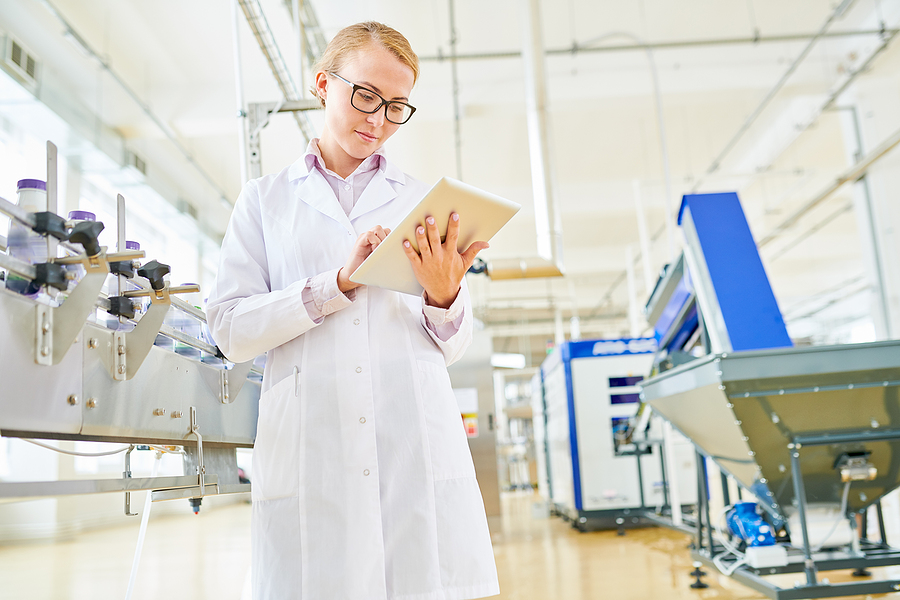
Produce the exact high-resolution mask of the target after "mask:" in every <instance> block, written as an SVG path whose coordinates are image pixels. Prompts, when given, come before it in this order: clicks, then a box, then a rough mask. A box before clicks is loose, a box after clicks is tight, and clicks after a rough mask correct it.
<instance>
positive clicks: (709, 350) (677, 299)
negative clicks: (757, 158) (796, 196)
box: [640, 193, 900, 600]
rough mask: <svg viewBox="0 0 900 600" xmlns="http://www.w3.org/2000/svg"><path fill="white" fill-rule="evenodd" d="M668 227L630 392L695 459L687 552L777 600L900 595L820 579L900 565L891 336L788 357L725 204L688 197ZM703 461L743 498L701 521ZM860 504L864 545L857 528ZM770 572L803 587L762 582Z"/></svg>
mask: <svg viewBox="0 0 900 600" xmlns="http://www.w3.org/2000/svg"><path fill="white" fill-rule="evenodd" d="M679 224H680V225H681V227H682V229H683V231H684V237H685V240H686V247H685V251H684V254H683V256H682V257H681V258H680V259H679V260H678V261H677V262H676V263H674V264H673V265H669V267H668V268H667V269H666V271H665V272H664V274H663V276H662V277H661V279H660V281H659V283H658V284H657V286H656V290H655V291H654V293H653V295H652V297H651V299H650V302H649V303H648V305H647V314H648V318H649V320H650V322H651V323H653V324H655V327H656V330H657V337H658V338H659V339H660V344H659V350H658V352H657V354H656V356H655V357H654V360H653V364H654V367H653V369H654V374H655V375H654V376H653V377H651V378H649V379H647V380H644V381H642V382H641V384H640V385H641V390H642V391H641V398H642V401H643V403H644V408H645V409H646V408H650V409H652V411H653V412H654V413H656V414H660V415H662V416H663V417H664V418H665V419H667V420H668V421H669V422H670V423H671V424H672V425H673V426H674V427H675V428H676V429H677V430H678V431H680V432H681V433H683V434H684V435H685V436H686V437H688V438H689V439H690V440H691V441H692V442H693V443H694V445H695V446H696V448H697V451H698V452H699V454H700V456H701V459H700V461H699V463H698V465H699V468H698V489H699V492H700V493H699V499H700V511H699V515H698V519H697V522H696V529H695V535H696V537H695V541H694V545H693V550H692V557H693V558H694V559H695V560H696V561H699V562H700V563H704V564H706V565H707V566H714V567H716V568H718V569H719V570H721V571H722V572H723V573H724V574H726V575H729V576H731V577H733V578H734V579H736V580H737V581H739V582H741V583H743V584H745V585H747V586H749V587H751V588H753V589H755V590H758V591H759V592H761V593H763V594H765V595H767V596H768V597H770V598H773V599H775V600H781V599H788V598H791V599H795V598H798V599H799V598H826V597H837V596H847V595H857V594H879V593H888V592H893V591H897V590H900V580H897V579H891V578H888V579H883V580H864V579H857V580H855V581H850V582H845V583H831V582H829V580H828V579H822V578H820V575H819V574H820V572H821V571H830V570H836V569H854V570H855V571H854V575H855V576H858V577H863V576H867V575H868V574H869V572H868V571H867V568H869V567H875V566H885V565H897V564H900V550H898V549H895V548H892V547H890V546H889V545H888V543H887V540H886V539H885V537H886V536H885V533H884V531H885V528H884V524H883V520H882V513H881V506H880V503H879V502H880V499H881V498H882V497H883V496H884V495H885V494H887V493H888V492H890V491H892V490H893V489H895V488H897V487H898V486H900V463H898V460H897V458H898V456H900V342H894V341H892V342H878V343H870V344H854V345H842V346H826V347H804V348H795V347H793V345H792V343H791V340H790V337H789V336H788V334H787V330H786V327H785V325H784V321H783V319H782V316H781V313H780V311H779V309H778V306H777V303H776V301H775V297H774V294H773V293H772V290H771V286H770V285H769V281H768V278H767V276H766V273H765V270H764V268H763V265H762V262H761V260H760V257H759V253H758V251H757V249H756V245H755V243H754V241H753V237H752V235H751V233H750V229H749V226H748V225H747V221H746V218H745V217H744V214H743V210H742V208H741V205H740V202H739V200H738V197H737V195H736V194H733V193H730V194H698V195H687V196H685V197H684V199H683V202H682V206H681V214H680V216H679ZM707 459H708V460H711V461H714V463H715V464H716V465H717V466H718V468H719V469H720V470H721V471H722V472H723V473H726V474H728V475H729V476H730V477H729V478H730V479H733V480H734V481H736V482H737V483H738V484H739V488H740V490H741V495H743V496H745V499H746V497H752V498H753V500H754V502H753V503H746V502H745V503H739V504H736V505H735V506H726V507H725V509H724V510H723V511H722V512H721V514H713V513H712V511H711V509H710V502H709V497H710V490H711V488H710V481H709V477H708V476H707V464H708V463H707ZM724 494H725V497H726V498H727V497H728V494H727V491H725V492H724ZM727 503H728V501H726V504H727ZM873 504H874V505H875V506H876V508H877V516H878V518H879V524H880V530H881V536H880V537H881V539H880V540H877V541H876V540H870V539H867V535H866V526H865V523H864V526H863V527H862V528H861V529H858V528H857V523H856V519H855V517H856V515H858V514H862V515H863V521H865V515H866V514H867V509H868V508H869V507H870V506H872V505H873ZM780 573H803V574H804V580H803V581H796V582H795V584H794V585H793V586H791V587H783V586H782V585H779V584H778V583H776V582H775V581H773V580H772V579H771V578H768V579H767V576H768V575H774V574H780ZM701 585H702V584H701Z"/></svg>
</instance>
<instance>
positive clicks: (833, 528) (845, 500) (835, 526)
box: [810, 481, 850, 552]
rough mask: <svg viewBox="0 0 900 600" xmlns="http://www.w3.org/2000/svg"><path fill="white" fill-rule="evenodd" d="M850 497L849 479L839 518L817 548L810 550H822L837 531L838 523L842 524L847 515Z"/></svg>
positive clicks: (845, 486)
mask: <svg viewBox="0 0 900 600" xmlns="http://www.w3.org/2000/svg"><path fill="white" fill-rule="evenodd" d="M849 497H850V482H849V481H848V482H847V483H846V485H844V495H843V497H842V498H841V511H840V512H839V513H838V518H837V520H835V522H834V525H832V526H831V531H829V532H828V535H826V536H825V537H824V538H822V541H821V542H820V543H819V544H818V545H817V546H816V547H815V548H810V552H818V551H819V550H821V549H822V547H823V546H824V545H825V542H827V541H828V538H830V537H831V536H832V535H834V532H835V531H837V528H838V525H840V524H841V521H843V520H844V518H845V517H846V514H847V499H848V498H849Z"/></svg>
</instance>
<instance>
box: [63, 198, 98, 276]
mask: <svg viewBox="0 0 900 600" xmlns="http://www.w3.org/2000/svg"><path fill="white" fill-rule="evenodd" d="M96 220H97V215H95V214H94V213H92V212H88V211H86V210H73V211H69V222H70V223H72V224H73V225H77V224H78V223H81V222H83V221H91V222H94V221H96ZM76 247H77V246H76ZM67 268H68V270H70V271H72V272H73V273H75V283H78V282H79V281H81V279H82V277H84V267H83V266H82V265H69V266H68V267H67Z"/></svg>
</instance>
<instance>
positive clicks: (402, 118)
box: [351, 88, 412, 125]
mask: <svg viewBox="0 0 900 600" xmlns="http://www.w3.org/2000/svg"><path fill="white" fill-rule="evenodd" d="M351 99H352V103H351V104H353V107H354V108H356V109H357V110H361V111H362V112H366V113H373V112H375V111H376V110H378V109H379V108H381V103H382V99H381V98H380V97H379V96H376V95H375V94H373V93H372V92H370V91H368V90H366V89H363V88H357V89H356V91H355V92H354V93H353V97H352V98H351ZM386 104H387V111H386V112H385V116H386V117H387V120H388V121H390V122H391V123H396V124H400V125H402V124H403V123H405V122H406V120H407V119H409V117H410V116H411V115H412V107H410V106H409V105H408V104H404V103H402V102H396V101H388V102H386Z"/></svg>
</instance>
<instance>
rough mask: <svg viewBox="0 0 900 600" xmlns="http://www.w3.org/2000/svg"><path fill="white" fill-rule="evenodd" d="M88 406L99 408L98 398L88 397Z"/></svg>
mask: <svg viewBox="0 0 900 600" xmlns="http://www.w3.org/2000/svg"><path fill="white" fill-rule="evenodd" d="M85 406H87V407H88V408H97V399H96V398H88V401H87V403H86V404H85Z"/></svg>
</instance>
